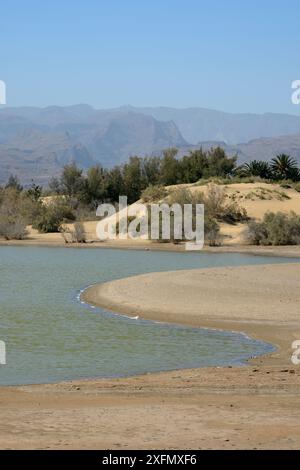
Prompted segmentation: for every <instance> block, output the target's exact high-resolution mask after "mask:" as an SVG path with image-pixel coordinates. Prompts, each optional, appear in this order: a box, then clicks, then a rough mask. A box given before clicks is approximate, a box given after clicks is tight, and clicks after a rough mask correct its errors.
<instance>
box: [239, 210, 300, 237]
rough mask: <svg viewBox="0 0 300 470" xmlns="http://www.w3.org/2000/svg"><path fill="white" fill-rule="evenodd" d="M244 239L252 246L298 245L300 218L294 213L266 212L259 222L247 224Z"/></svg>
mask: <svg viewBox="0 0 300 470" xmlns="http://www.w3.org/2000/svg"><path fill="white" fill-rule="evenodd" d="M245 237H246V240H247V242H248V243H250V244H252V245H298V244H300V216H298V215H297V214H295V213H294V212H290V214H284V213H282V212H277V213H274V212H267V213H266V214H265V215H264V218H263V220H262V221H261V222H256V221H253V220H252V221H250V222H249V224H248V228H247V230H246V233H245Z"/></svg>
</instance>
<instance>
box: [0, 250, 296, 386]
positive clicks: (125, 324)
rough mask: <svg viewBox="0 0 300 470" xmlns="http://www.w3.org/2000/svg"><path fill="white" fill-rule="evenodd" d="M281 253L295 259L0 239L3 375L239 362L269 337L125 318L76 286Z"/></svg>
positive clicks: (63, 375) (21, 380) (10, 379)
mask: <svg viewBox="0 0 300 470" xmlns="http://www.w3.org/2000/svg"><path fill="white" fill-rule="evenodd" d="M288 261H296V260H287V259H286V258H285V259H280V258H271V257H265V258H264V257H255V256H247V255H241V254H204V253H194V252H193V253H162V252H146V251H121V250H106V249H105V250H103V249H102V250H101V249H91V250H87V249H72V248H71V249H65V248H39V247H36V248H35V247H0V340H3V341H5V343H6V349H7V364H6V365H2V366H1V365H0V384H2V385H3V384H6V385H8V384H11V385H13V384H28V383H46V382H54V381H61V380H66V379H77V378H84V377H86V378H88V377H112V376H121V375H131V374H138V373H143V372H147V371H148V372H150V371H159V370H170V369H176V368H184V367H195V366H199V367H201V366H210V365H227V364H236V363H242V362H244V361H245V360H246V359H247V358H248V357H250V356H252V355H259V354H262V353H264V352H266V351H270V350H271V349H272V346H270V345H267V344H265V343H261V342H258V341H254V340H251V339H249V338H247V337H246V336H244V335H241V334H236V333H225V332H220V331H213V330H205V329H194V328H188V327H176V326H171V325H163V324H158V323H152V322H146V321H142V320H130V319H126V318H123V317H120V316H118V315H113V314H110V313H109V312H105V311H103V310H101V309H92V308H91V307H89V306H87V305H84V304H82V303H80V301H79V300H78V295H79V292H80V291H81V290H82V289H83V288H84V287H86V286H88V285H91V284H93V283H97V282H101V281H108V280H111V279H117V278H122V277H126V276H130V275H135V274H140V273H145V272H154V271H166V270H177V269H192V268H201V267H213V266H228V265H232V266H233V265H245V264H248V265H249V264H261V263H263V264H265V263H269V264H270V263H280V262H288ZM216 288H217V286H216Z"/></svg>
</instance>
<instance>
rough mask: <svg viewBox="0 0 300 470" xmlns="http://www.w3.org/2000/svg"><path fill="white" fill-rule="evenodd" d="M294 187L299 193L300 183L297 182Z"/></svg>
mask: <svg viewBox="0 0 300 470" xmlns="http://www.w3.org/2000/svg"><path fill="white" fill-rule="evenodd" d="M294 189H295V191H297V192H298V193H300V183H295V185H294Z"/></svg>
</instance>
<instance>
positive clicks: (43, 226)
mask: <svg viewBox="0 0 300 470" xmlns="http://www.w3.org/2000/svg"><path fill="white" fill-rule="evenodd" d="M74 220H75V215H74V212H73V210H72V209H71V208H70V207H69V206H68V205H67V204H66V203H65V202H64V201H56V202H52V203H50V204H49V205H48V206H43V209H42V211H41V214H39V216H38V217H37V218H36V219H35V220H34V222H33V224H32V226H33V228H35V229H37V230H38V231H39V232H41V233H54V232H59V231H60V227H61V224H62V223H66V222H72V221H74Z"/></svg>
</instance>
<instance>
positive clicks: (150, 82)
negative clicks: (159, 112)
mask: <svg viewBox="0 0 300 470" xmlns="http://www.w3.org/2000/svg"><path fill="white" fill-rule="evenodd" d="M299 56H300V2H299V0H298V1H295V0H286V1H278V0H272V1H271V0H260V1H258V0H252V1H251V2H250V1H241V0H239V1H237V0H226V1H225V0H222V1H221V0H210V1H201V0H197V1H196V0H185V1H183V0H182V1H179V0H160V1H158V0H151V1H150V0H149V1H148V0H147V1H145V0H140V1H137V0H123V1H121V0H110V1H108V0H105V1H103V0H73V1H71V0H60V1H58V0H51V2H50V1H49V2H42V1H41V0H19V1H16V0H10V1H8V0H7V1H5V2H1V10H0V79H1V80H4V81H5V82H6V84H7V101H8V105H10V106H21V105H37V106H47V105H53V104H57V105H69V104H75V103H89V104H91V105H93V106H95V107H98V108H108V107H116V106H119V105H124V104H132V105H136V106H157V105H162V106H174V107H180V108H182V107H189V106H201V107H207V108H214V109H220V110H224V111H230V112H266V111H272V112H287V113H293V114H300V106H295V105H292V104H291V98H290V97H291V82H292V81H293V80H296V79H300V60H299Z"/></svg>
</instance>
